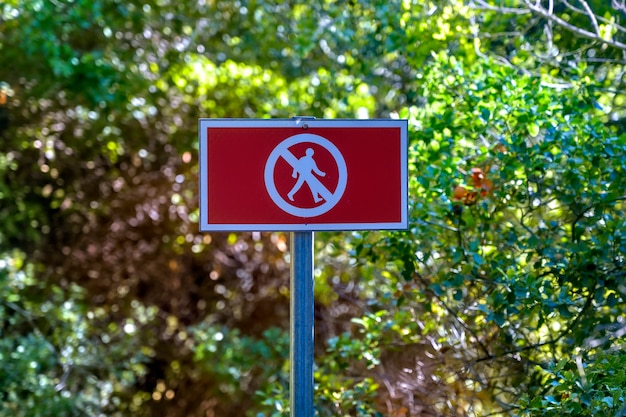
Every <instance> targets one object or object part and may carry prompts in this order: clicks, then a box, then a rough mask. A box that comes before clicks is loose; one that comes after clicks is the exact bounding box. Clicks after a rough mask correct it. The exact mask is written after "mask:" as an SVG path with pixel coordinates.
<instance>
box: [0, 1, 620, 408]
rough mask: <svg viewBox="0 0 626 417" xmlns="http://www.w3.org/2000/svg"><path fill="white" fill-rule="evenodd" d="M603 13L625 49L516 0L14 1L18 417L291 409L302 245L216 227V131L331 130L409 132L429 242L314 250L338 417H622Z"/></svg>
mask: <svg viewBox="0 0 626 417" xmlns="http://www.w3.org/2000/svg"><path fill="white" fill-rule="evenodd" d="M587 3H588V5H589V6H590V7H591V8H592V9H593V11H594V12H595V14H594V16H595V17H596V20H597V22H598V32H600V34H599V35H598V36H601V37H602V39H593V36H591V38H592V39H591V40H590V39H589V37H581V36H578V35H577V34H576V32H575V31H571V30H568V31H565V30H559V25H557V24H556V23H558V22H556V21H554V20H552V21H551V20H550V19H548V18H546V16H542V15H538V14H537V13H535V12H532V11H531V10H529V9H528V8H527V7H528V6H529V5H530V2H520V1H507V2H500V1H475V2H471V4H465V3H463V2H460V1H457V0H433V1H428V2H419V1H411V0H394V1H391V2H390V1H382V0H366V1H359V2H347V3H345V4H344V3H340V2H331V1H321V2H315V3H314V4H310V2H308V3H298V2H295V3H294V2H284V1H274V0H263V1H254V2H251V1H237V2H232V1H199V2H180V1H178V2H175V1H168V0H158V1H135V0H128V1H121V0H86V1H65V0H53V1H23V2H20V1H14V0H11V1H5V2H4V3H2V5H1V6H0V20H1V21H2V26H1V28H0V137H1V139H2V140H1V141H0V223H1V224H2V227H1V228H0V251H2V252H7V253H10V254H11V255H10V256H7V257H6V258H2V259H1V260H0V265H1V268H0V299H1V300H2V301H0V332H1V333H0V336H1V337H0V340H1V341H0V355H2V356H1V357H2V362H3V367H2V368H1V369H0V386H2V387H3V388H5V387H6V388H5V389H3V390H2V392H1V393H0V407H2V408H0V412H1V413H2V414H3V415H4V414H9V413H10V414H14V415H18V416H20V415H29V416H31V415H32V416H38V415H41V416H45V415H86V414H89V415H98V414H106V415H111V416H125V415H134V416H146V417H148V416H151V415H159V416H165V417H172V416H178V415H180V413H186V415H189V416H211V415H219V416H228V415H242V414H244V413H245V414H246V415H249V416H260V415H272V416H283V415H287V413H288V410H289V404H288V402H289V401H288V388H289V387H288V383H287V372H288V367H289V363H288V359H287V353H286V352H287V347H288V338H287V332H286V330H285V329H286V328H287V324H288V323H287V317H288V303H287V301H288V296H289V290H288V283H287V279H288V268H287V260H288V259H287V257H286V256H285V254H286V253H287V250H288V248H287V244H286V238H285V235H283V234H280V233H273V234H260V233H251V234H241V235H236V234H220V233H212V234H205V235H201V234H199V233H198V232H197V226H196V224H197V222H198V209H197V202H196V200H197V198H196V194H197V184H196V182H197V176H198V172H197V163H196V161H197V155H196V152H195V150H196V147H197V145H196V137H197V131H196V130H197V118H198V117H290V116H292V115H295V114H309V115H314V116H318V117H328V118H334V117H388V116H390V117H401V118H406V119H408V120H409V123H410V145H409V146H410V148H409V155H410V158H409V172H410V183H409V188H410V198H409V199H410V223H411V225H410V228H409V230H407V231H398V232H385V233H380V232H375V231H371V232H359V233H349V232H347V233H318V234H316V236H317V239H316V254H317V261H316V266H317V269H316V275H315V284H316V286H315V296H316V320H317V322H316V346H315V348H316V371H315V381H316V388H315V389H316V393H315V398H316V407H317V414H318V415H320V416H337V415H341V416H348V415H350V416H352V415H362V416H378V415H389V416H394V417H403V416H408V415H418V414H419V413H423V414H430V415H450V416H471V415H489V414H498V413H499V414H501V415H519V414H521V415H528V416H531V415H538V414H539V413H548V414H549V413H553V414H554V415H556V413H562V414H567V413H570V414H571V415H585V414H581V413H588V414H591V413H594V414H598V415H611V416H614V415H615V416H617V414H619V413H623V411H624V410H623V408H620V407H622V405H621V404H622V403H623V395H624V394H623V386H624V381H623V373H621V372H620V371H619V370H620V369H621V368H623V367H624V363H623V362H624V361H623V355H622V354H621V353H620V351H621V350H623V335H624V323H623V316H624V311H626V301H625V297H626V287H624V284H623V282H624V276H625V273H626V272H625V259H626V234H625V233H626V232H625V231H626V223H625V220H624V219H625V218H626V213H625V210H626V205H625V204H626V203H625V201H626V200H625V198H626V196H625V195H624V190H626V179H625V178H626V177H625V175H624V162H623V161H624V160H626V135H624V131H625V130H624V128H623V120H622V116H623V115H622V112H623V110H622V109H623V106H624V103H626V101H624V95H623V94H622V93H621V92H622V91H624V89H623V84H622V83H623V79H624V77H622V72H623V68H622V67H623V63H622V62H614V61H612V60H613V59H621V57H620V56H619V55H618V54H617V53H616V51H618V50H619V48H617V49H616V46H615V43H614V42H613V43H611V42H612V41H615V40H617V41H619V40H620V39H621V36H622V32H623V31H622V29H621V27H620V26H618V25H616V24H619V22H620V18H621V16H618V15H616V13H615V10H616V9H615V7H618V6H619V4H618V3H619V2H613V3H611V6H609V3H608V2H604V3H602V2H587ZM554 4H555V5H556V7H555V8H554V13H555V15H554V16H557V17H560V18H563V19H565V20H564V21H566V22H569V23H570V24H575V25H578V27H579V28H580V29H583V30H587V31H589V30H594V29H595V28H594V27H593V19H591V16H592V15H591V14H589V13H581V12H580V10H582V9H580V10H577V6H576V5H573V3H571V2H570V3H568V4H569V6H571V7H568V5H567V4H565V3H564V2H561V1H555V2H554ZM581 4H582V3H581ZM579 6H580V5H579ZM611 25H613V26H611ZM487 55H489V57H488V56H487ZM16 248H17V249H19V250H21V252H20V251H17V252H14V250H15V249H16ZM23 254H27V256H25V255H23ZM22 264H23V265H22ZM7 358H8V359H7ZM546 387H547V388H546ZM578 406H580V408H577V407H578ZM20 413H21V414H20ZM577 413H578V414H577ZM602 413H604V414H602ZM607 413H608V414H607Z"/></svg>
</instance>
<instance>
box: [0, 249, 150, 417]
mask: <svg viewBox="0 0 626 417" xmlns="http://www.w3.org/2000/svg"><path fill="white" fill-rule="evenodd" d="M22 262H23V255H21V254H19V253H17V252H15V253H13V254H12V255H11V257H10V258H7V257H3V258H2V259H0V300H1V301H0V361H1V362H2V368H1V369H0V385H1V386H2V387H3V388H2V392H1V393H0V415H13V416H18V417H19V416H28V417H31V416H32V417H46V416H59V415H63V416H84V415H98V414H100V413H107V412H110V413H111V414H109V415H120V414H119V412H118V411H116V409H117V407H118V406H119V405H120V403H121V402H123V401H125V399H124V397H125V396H127V395H128V393H127V392H126V390H127V389H128V387H129V386H130V385H132V384H133V383H135V381H136V380H137V378H138V377H141V375H143V373H144V372H145V371H144V364H145V362H146V359H147V357H146V353H147V352H146V350H145V348H141V349H140V350H135V349H134V347H133V345H135V343H136V340H135V339H134V337H133V334H134V331H135V327H134V326H133V325H132V324H131V322H130V321H129V322H127V323H126V325H125V327H124V328H123V329H118V328H117V327H116V326H111V325H109V326H108V328H107V329H102V328H101V324H102V321H103V319H105V313H104V311H103V310H102V309H97V308H96V309H94V308H90V307H89V306H87V305H86V304H85V301H84V291H82V290H81V289H80V288H78V287H75V286H72V287H71V289H69V290H62V289H61V288H59V287H57V286H51V287H48V286H47V285H46V284H45V283H41V282H38V281H37V280H36V279H35V277H34V271H33V270H32V268H31V267H24V266H22ZM146 319H148V318H147V317H146ZM96 329H97V332H96Z"/></svg>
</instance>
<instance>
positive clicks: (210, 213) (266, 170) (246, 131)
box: [199, 117, 408, 417]
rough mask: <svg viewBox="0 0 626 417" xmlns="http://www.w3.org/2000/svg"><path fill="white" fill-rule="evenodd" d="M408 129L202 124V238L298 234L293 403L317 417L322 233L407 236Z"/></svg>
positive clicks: (293, 122) (351, 124) (355, 124)
mask: <svg viewBox="0 0 626 417" xmlns="http://www.w3.org/2000/svg"><path fill="white" fill-rule="evenodd" d="M407 127H408V123H407V121H406V120H318V119H314V118H308V117H307V118H305V117H295V118H293V119H280V120H276V119H200V121H199V130H200V132H199V139H200V146H199V152H200V154H199V160H200V167H199V179H200V181H199V182H200V230H201V231H289V232H291V238H290V241H291V283H290V357H289V359H290V364H291V369H290V377H289V383H290V387H289V389H290V401H291V416H292V417H313V415H314V402H313V392H314V386H313V364H314V360H313V356H314V344H313V342H314V340H313V337H314V336H313V332H314V297H313V289H314V286H313V232H314V231H321V230H382V229H406V228H407V225H408V204H407V198H408V192H407V191H408V178H407V150H408V148H407Z"/></svg>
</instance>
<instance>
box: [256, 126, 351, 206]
mask: <svg viewBox="0 0 626 417" xmlns="http://www.w3.org/2000/svg"><path fill="white" fill-rule="evenodd" d="M297 145H305V146H306V147H305V148H304V149H305V150H304V155H298V154H295V152H294V150H293V148H295V147H296V146H297ZM315 145H317V147H318V148H320V147H321V148H322V149H323V150H325V151H326V152H328V153H330V155H331V157H332V158H331V161H332V163H333V165H334V166H332V167H330V168H334V169H335V171H336V172H337V174H338V176H337V183H336V184H334V187H333V186H332V185H328V181H324V177H327V172H326V170H327V168H325V167H320V166H318V162H317V161H319V160H320V158H319V157H318V158H316V152H315V148H316V147H315ZM318 154H319V152H318ZM282 161H284V162H286V163H287V164H288V165H289V167H290V168H291V170H292V173H291V178H292V179H293V180H294V181H293V186H291V187H290V189H289V190H288V191H287V193H286V195H285V194H284V191H285V190H281V191H282V192H281V191H279V190H278V187H277V184H276V179H275V177H276V175H277V173H276V172H275V171H276V167H277V164H279V163H280V162H282ZM264 179H265V187H266V189H267V192H268V193H269V195H270V197H271V199H272V201H273V202H274V203H275V204H276V205H277V206H278V207H280V208H281V209H282V210H283V211H285V212H287V213H289V214H292V215H294V216H299V217H315V216H319V215H321V214H324V213H326V212H327V211H329V210H330V209H332V208H333V207H334V206H335V205H336V204H337V203H338V202H339V200H341V197H342V196H343V194H344V191H345V190H346V184H347V181H348V169H347V167H346V162H345V160H344V158H343V155H342V154H341V152H340V151H339V149H337V147H336V146H335V145H333V144H332V143H331V142H330V141H329V140H328V139H325V138H323V137H321V136H318V135H314V134H310V133H302V134H299V135H294V136H291V137H289V138H287V139H285V140H284V141H282V142H281V143H279V144H278V146H277V147H276V148H274V150H273V151H272V153H271V154H270V155H269V158H268V159H267V162H266V164H265V175H264ZM307 191H308V192H309V193H310V195H309V194H305V193H307ZM306 197H310V198H312V199H313V203H314V204H313V206H310V203H307V200H310V199H307V198H306Z"/></svg>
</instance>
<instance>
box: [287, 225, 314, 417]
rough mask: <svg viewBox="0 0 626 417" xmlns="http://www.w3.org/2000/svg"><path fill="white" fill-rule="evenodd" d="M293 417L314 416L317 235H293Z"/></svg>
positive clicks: (290, 376)
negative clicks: (314, 276) (314, 245)
mask: <svg viewBox="0 0 626 417" xmlns="http://www.w3.org/2000/svg"><path fill="white" fill-rule="evenodd" d="M290 240H291V284H290V314H289V318H290V343H291V344H290V354H289V359H290V364H291V370H290V374H289V391H290V400H291V402H290V404H291V417H313V414H314V408H313V326H314V316H313V232H291V239H290Z"/></svg>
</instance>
